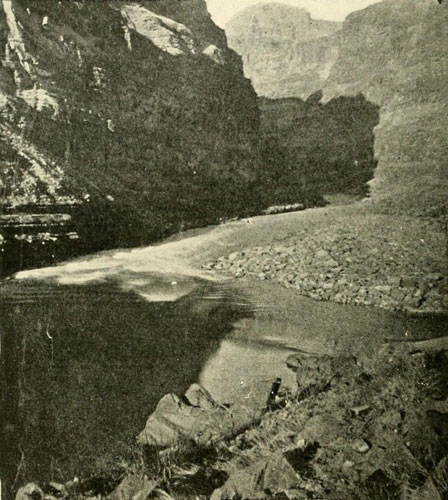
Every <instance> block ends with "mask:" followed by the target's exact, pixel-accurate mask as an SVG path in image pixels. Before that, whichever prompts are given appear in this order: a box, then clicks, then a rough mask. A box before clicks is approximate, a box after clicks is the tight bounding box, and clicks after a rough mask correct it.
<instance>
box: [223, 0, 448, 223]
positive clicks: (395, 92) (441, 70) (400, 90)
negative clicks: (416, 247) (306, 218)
mask: <svg viewBox="0 0 448 500" xmlns="http://www.w3.org/2000/svg"><path fill="white" fill-rule="evenodd" d="M263 9H265V10H263ZM263 9H262V10H261V12H265V14H266V16H265V17H264V18H263V19H265V20H264V21H263V24H262V25H261V26H262V29H258V27H257V29H255V28H254V27H253V25H252V24H254V23H255V26H257V24H256V22H255V20H258V19H259V18H260V17H261V16H260V15H257V16H258V17H257V16H256V15H253V16H252V17H251V14H250V11H246V13H245V14H244V15H243V14H242V15H240V16H239V17H238V19H235V20H233V21H232V22H231V23H230V24H229V26H228V31H229V38H230V40H231V43H233V46H234V47H235V49H236V50H239V51H240V53H242V54H243V58H244V61H245V65H246V69H245V70H246V73H247V74H248V75H249V76H251V78H252V79H253V81H254V83H255V88H256V90H257V92H258V93H259V94H260V95H268V96H272V97H276V98H279V97H290V96H295V97H301V98H302V99H306V98H307V97H308V95H309V94H310V93H311V92H314V91H317V90H318V89H322V90H323V103H325V102H327V101H330V100H332V99H335V98H338V97H344V98H350V99H351V98H353V99H356V98H357V96H358V95H360V94H362V96H364V97H365V99H364V102H365V103H366V108H365V112H367V113H368V112H369V108H371V109H374V108H375V107H379V108H380V120H379V124H378V126H377V127H376V128H375V131H374V133H375V142H374V153H375V157H376V160H377V161H378V167H377V169H376V170H375V175H374V178H373V180H372V181H371V182H370V183H369V184H370V191H371V196H372V199H373V201H374V203H375V204H376V206H377V207H379V208H380V209H382V210H383V209H384V210H388V211H393V212H407V213H411V214H415V215H439V214H443V213H446V212H447V200H448V163H447V161H446V158H447V155H448V135H447V134H446V129H447V126H448V118H447V116H448V109H447V107H448V104H447V103H448V98H447V94H446V82H447V81H448V51H447V48H448V42H447V40H448V7H447V4H446V2H440V3H439V2H437V1H436V0H421V1H420V0H409V1H408V0H384V1H383V2H381V3H377V4H374V5H371V6H370V7H368V8H366V9H364V10H361V11H358V12H354V13H352V14H351V15H349V16H348V17H347V19H346V20H345V21H344V23H343V25H342V29H341V30H340V31H337V32H334V33H333V34H330V35H328V36H327V37H326V38H319V37H317V38H315V39H314V40H311V41H310V40H309V39H305V40H304V39H303V37H302V34H301V28H300V29H299V26H300V23H299V21H298V20H297V17H294V16H293V12H294V11H293V10H292V11H289V10H288V9H285V8H284V7H283V6H280V5H277V4H270V6H267V5H265V6H263ZM252 19H253V21H251V20H252ZM251 22H252V24H251ZM257 22H258V21H257ZM289 23H292V24H294V26H296V27H297V32H295V31H294V29H292V28H288V26H289ZM313 23H314V21H313ZM285 25H286V27H285ZM275 27H277V28H275ZM276 30H277V31H276ZM254 32H255V33H257V37H258V38H257V37H256V36H255V35H254V34H253V33H254ZM314 33H315V32H314ZM330 39H332V42H331V43H330V44H328V40H330ZM336 39H337V42H336V43H335V42H334V41H335V40H336ZM323 46H325V47H327V49H328V47H331V51H332V52H331V54H332V55H331V57H330V58H327V56H326V55H325V54H328V52H325V50H327V49H325V50H324V52H322V50H323V49H322V47H323ZM266 47H268V48H269V49H270V52H269V51H266ZM328 50H329V49H328ZM257 51H258V52H259V53H258V54H257ZM274 54H275V56H274ZM289 54H293V56H290V55H289ZM274 57H277V59H276V62H275V64H274V63H271V62H270V60H271V59H272V60H273V59H274ZM252 58H255V62H254V61H253V60H252ZM291 61H293V64H292V65H291ZM316 61H317V62H318V63H325V64H324V66H325V68H323V67H322V66H319V67H320V70H321V75H322V78H320V79H317V80H316V79H313V77H312V75H310V74H308V73H307V68H308V67H310V66H312V65H313V64H314V62H316ZM293 67H296V68H297V69H296V71H295V72H294V71H293V69H292V68H293ZM274 75H277V80H275V78H274ZM284 75H287V76H286V77H284ZM266 82H267V84H266V85H265V83H266ZM347 102H348V101H347ZM275 106H276V104H275V103H271V104H270V109H271V110H272V108H273V107H275ZM277 106H278V110H279V112H280V111H281V110H282V109H283V108H284V103H281V102H278V103H277ZM316 109H318V108H316ZM277 114H278V113H277ZM299 114H300V113H299ZM363 114H364V112H363V113H361V114H360V115H359V119H360V120H362V119H363V118H362V115H363ZM272 117H273V115H272V113H270V112H269V113H266V110H265V109H264V112H263V122H265V121H266V120H267V121H268V123H267V124H266V123H264V125H263V128H264V129H266V128H269V127H270V126H271V125H272V123H271V122H270V120H271V119H272ZM292 120H293V121H291V123H290V124H289V126H288V127H287V128H285V129H284V130H285V133H286V134H288V135H289V137H291V138H292V140H293V141H296V142H295V144H292V145H291V144H290V146H288V147H287V154H288V155H291V154H293V153H294V152H296V151H297V150H298V149H300V148H302V149H304V148H305V149H306V148H308V149H307V151H308V152H307V155H308V156H309V155H313V154H314V153H313V151H314V150H315V149H316V148H317V147H320V148H321V151H322V153H323V154H324V155H328V156H331V155H332V150H331V148H330V149H328V147H327V146H328V142H331V141H332V140H333V139H334V138H336V139H337V140H339V139H338V134H336V136H334V135H333V136H328V137H327V139H325V138H324V137H323V136H321V137H320V138H319V136H318V135H314V138H315V141H314V142H312V143H309V144H307V142H309V139H310V137H312V134H311V135H310V133H308V132H309V131H310V130H312V129H313V128H315V127H318V126H319V123H320V120H321V116H320V114H319V113H317V114H316V115H315V116H314V119H312V117H310V116H307V119H306V122H307V123H308V125H309V128H307V129H306V131H305V135H304V137H302V135H303V133H304V131H303V129H302V127H301V125H300V124H298V121H297V120H298V115H297V113H295V114H294V118H293V119H292ZM341 120H342V122H343V121H344V119H343V117H341ZM359 123H360V127H359V128H360V129H362V128H363V127H364V122H359ZM310 124H311V125H310ZM274 125H275V123H274ZM355 128H356V127H355ZM327 131H328V129H327ZM323 132H324V129H322V133H323ZM356 136H357V134H354V135H353V140H355V138H356ZM352 145H353V144H352V139H351V138H350V137H349V136H346V140H345V146H344V147H345V150H346V151H350V150H351V149H352ZM358 146H359V148H361V147H362V146H363V144H362V141H361V142H359V143H358ZM358 146H357V147H358ZM300 158H301V156H300V155H299V156H298V157H297V160H298V161H299V160H300ZM319 165H321V164H320V163H319V164H317V165H316V169H319V168H320V167H319ZM347 165H348V166H349V164H347Z"/></svg>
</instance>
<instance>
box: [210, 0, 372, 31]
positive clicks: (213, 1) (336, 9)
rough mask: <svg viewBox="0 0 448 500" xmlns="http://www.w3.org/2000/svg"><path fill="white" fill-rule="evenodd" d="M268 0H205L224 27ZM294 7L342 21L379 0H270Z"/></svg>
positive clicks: (214, 16) (218, 22) (211, 12)
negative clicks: (229, 21)
mask: <svg viewBox="0 0 448 500" xmlns="http://www.w3.org/2000/svg"><path fill="white" fill-rule="evenodd" d="M268 1H269V0H261V1H260V0H206V2H207V7H208V10H209V12H210V14H211V15H212V17H213V20H214V21H215V23H216V24H218V25H219V26H221V27H222V28H224V26H225V24H226V23H227V21H228V20H229V19H230V18H231V17H232V16H233V15H234V14H236V13H237V12H238V11H240V10H242V9H244V8H245V7H248V6H249V5H254V4H256V3H262V2H268ZM270 1H275V2H281V3H285V4H288V5H295V6H296V7H304V8H305V9H307V10H308V11H309V13H310V14H311V16H312V17H313V18H314V19H326V20H328V21H342V20H343V19H344V18H345V17H346V16H347V15H348V14H350V12H353V11H355V10H360V9H364V8H365V7H367V6H368V5H370V4H373V3H378V2H379V1H381V0H270Z"/></svg>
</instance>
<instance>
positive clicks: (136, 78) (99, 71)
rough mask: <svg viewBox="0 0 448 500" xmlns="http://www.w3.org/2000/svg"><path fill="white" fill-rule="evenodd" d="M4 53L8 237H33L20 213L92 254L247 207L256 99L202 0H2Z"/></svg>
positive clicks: (0, 57) (1, 123) (1, 134)
mask: <svg viewBox="0 0 448 500" xmlns="http://www.w3.org/2000/svg"><path fill="white" fill-rule="evenodd" d="M0 61H1V65H0V164H1V174H0V180H1V184H2V190H1V192H2V206H3V215H2V221H1V223H2V231H0V232H2V233H3V238H5V239H9V240H11V238H12V239H13V240H14V238H16V239H17V237H19V238H20V237H22V240H21V241H20V245H22V246H23V245H27V244H28V243H29V241H28V240H30V239H32V237H33V235H30V234H25V236H24V235H23V234H22V236H21V232H22V233H23V232H25V233H27V231H25V230H24V229H23V228H24V225H23V224H22V226H21V227H22V229H20V228H19V229H17V224H16V223H15V222H14V219H11V216H14V217H16V218H17V214H18V213H20V214H22V213H27V214H30V213H31V214H34V215H35V216H36V217H34V222H33V227H34V228H37V229H34V232H35V233H36V232H37V233H38V234H39V235H41V239H42V238H44V236H42V235H45V238H47V240H46V241H47V244H50V241H49V240H48V238H58V237H59V236H60V235H61V234H62V233H64V232H65V233H67V232H69V233H70V234H72V236H73V238H76V237H79V238H80V239H81V240H82V241H83V242H84V243H83V245H84V246H85V248H84V251H89V250H94V249H98V248H107V247H110V246H119V245H135V244H139V243H143V242H148V241H151V240H153V239H154V238H157V237H161V236H163V235H165V234H168V233H170V232H173V231H176V230H178V229H181V228H183V227H188V226H189V225H200V224H204V223H207V222H213V221H215V220H217V218H218V217H219V216H225V215H235V214H236V213H238V212H239V211H241V210H243V208H244V207H243V206H242V201H241V200H243V199H244V197H242V196H241V193H242V192H244V191H245V190H247V189H248V186H250V184H251V183H253V182H255V176H256V170H257V168H258V156H257V155H258V152H257V140H258V139H257V135H258V131H259V111H258V108H257V104H256V95H255V93H254V91H253V89H252V87H251V85H250V82H249V81H248V80H247V79H245V78H244V75H243V70H242V63H241V59H240V57H239V56H238V55H236V54H235V53H234V52H233V51H232V50H230V49H229V48H228V47H227V43H226V37H225V34H224V32H223V31H222V30H221V29H219V28H218V27H217V26H216V25H215V24H214V23H213V22H212V20H211V18H210V15H209V14H208V12H207V9H206V4H205V2H204V1H203V0H146V1H144V0H142V1H139V2H132V3H131V2H119V1H104V2H87V1H69V0H63V1H53V0H39V1H36V0H2V2H1V4H0ZM223 186H225V187H226V189H222V187H223ZM244 201H245V203H246V204H247V200H244ZM55 212H56V213H57V214H59V215H60V216H62V215H66V216H67V217H68V219H71V222H70V223H69V224H67V225H65V226H64V228H63V229H61V227H60V226H58V228H55V227H54V226H51V225H50V226H51V227H50V226H49V222H48V218H47V214H48V213H50V214H54V213H55ZM10 215H11V216H10ZM36 221H37V222H39V221H40V225H39V224H38V223H37V222H36ZM19 226H20V224H19ZM49 227H50V229H49ZM5 228H6V229H5ZM7 228H12V229H11V231H9V230H8V229H7ZM17 232H18V233H20V234H17ZM86 242H87V243H86ZM86 245H87V246H86Z"/></svg>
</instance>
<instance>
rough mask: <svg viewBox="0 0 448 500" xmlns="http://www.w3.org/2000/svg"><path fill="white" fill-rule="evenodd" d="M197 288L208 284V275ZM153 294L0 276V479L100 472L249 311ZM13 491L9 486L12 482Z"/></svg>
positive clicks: (128, 448) (128, 447)
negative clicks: (0, 429) (160, 299)
mask: <svg viewBox="0 0 448 500" xmlns="http://www.w3.org/2000/svg"><path fill="white" fill-rule="evenodd" d="M199 286H200V288H199V289H200V290H201V285H199ZM195 296H196V301H195V298H194V297H193V296H186V297H183V298H181V299H179V300H177V301H175V302H148V301H146V300H144V299H143V298H141V297H140V296H138V295H137V294H135V293H129V292H123V291H122V290H120V289H119V288H117V287H115V286H114V285H104V284H103V285H86V286H68V285H51V284H43V283H38V282H25V283H24V282H20V283H19V282H15V281H10V282H8V283H5V284H3V285H2V291H1V299H2V300H1V323H2V324H1V330H2V339H1V340H2V346H1V349H2V359H1V363H2V364H1V368H2V392H1V396H2V402H1V412H2V421H3V435H2V441H3V442H2V443H1V449H2V452H4V450H6V454H5V456H4V457H2V458H3V460H2V465H1V467H2V469H3V470H2V471H1V475H2V478H3V479H4V480H5V483H6V485H7V486H8V487H9V491H10V492H11V490H14V484H15V486H18V485H20V484H22V483H23V482H24V481H25V480H30V479H31V480H35V481H48V480H49V479H53V480H58V479H59V480H62V479H63V478H65V479H66V478H69V477H75V476H76V475H82V476H83V477H88V476H89V475H90V474H101V472H102V471H104V469H105V468H107V465H108V464H116V463H119V460H118V461H117V457H122V458H124V459H126V457H129V456H130V454H132V450H133V445H134V443H135V437H136V435H137V434H138V433H139V432H140V431H141V430H142V429H143V427H144V425H145V422H146V419H147V418H148V416H149V415H150V414H151V413H152V411H153V410H154V409H155V406H156V405H157V403H158V402H159V400H160V399H161V397H162V396H164V395H165V394H167V393H171V392H173V393H176V394H179V395H180V394H183V393H184V392H185V391H186V389H187V388H188V387H189V386H190V385H191V384H192V383H194V382H197V381H198V379H199V374H200V372H201V370H202V368H203V366H204V364H205V362H206V361H207V359H208V358H209V357H210V356H211V355H212V354H214V353H215V351H216V350H217V349H218V347H219V345H220V342H221V340H222V339H223V338H224V337H225V336H227V335H228V334H229V333H230V332H231V331H232V330H233V324H234V323H235V322H236V321H238V320H239V319H242V318H245V317H249V316H250V315H251V313H250V311H248V310H247V309H244V308H241V307H240V308H238V307H235V305H234V304H230V302H229V300H227V298H226V297H225V296H223V297H222V298H221V300H219V301H199V302H198V301H197V294H195ZM7 489H8V488H7Z"/></svg>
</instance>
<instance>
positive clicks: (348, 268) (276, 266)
mask: <svg viewBox="0 0 448 500" xmlns="http://www.w3.org/2000/svg"><path fill="white" fill-rule="evenodd" d="M424 225H425V232H426V233H427V234H428V236H431V237H433V236H434V235H437V234H439V236H441V237H442V228H441V225H440V224H439V223H438V222H436V221H429V222H425V224H424ZM419 236H420V235H418V236H417V234H416V237H415V240H414V241H413V242H412V243H413V244H411V245H410V244H406V245H403V244H401V243H400V241H399V238H396V237H395V235H393V234H391V233H390V231H389V232H388V231H387V230H386V228H385V232H384V234H380V233H379V232H378V231H372V232H370V230H369V228H364V227H362V225H361V226H360V225H356V223H355V221H354V224H353V225H351V224H338V225H335V226H334V227H328V226H326V227H325V228H322V229H321V228H314V229H313V230H312V231H309V230H307V231H304V230H303V231H300V230H299V231H297V232H296V233H295V234H294V236H293V237H292V238H289V239H287V240H286V242H284V243H283V242H282V244H275V243H273V244H270V245H267V246H255V247H248V248H245V249H243V250H241V251H239V252H234V253H231V254H230V255H228V256H221V257H219V258H218V259H217V260H215V261H212V262H210V263H208V264H206V265H204V266H203V268H204V269H206V270H209V271H218V272H222V273H230V274H233V275H234V276H236V277H237V278H242V277H244V276H254V277H256V278H257V279H259V280H273V281H276V282H278V283H279V284H281V285H283V286H285V287H287V288H293V289H295V290H297V291H298V292H299V293H300V294H301V295H304V296H307V297H310V298H312V299H315V300H331V301H334V302H338V303H341V304H356V305H364V306H376V307H381V308H384V309H387V310H392V311H398V310H401V311H407V312H412V313H415V312H419V313H444V312H446V311H447V310H448V295H447V279H446V270H445V269H444V267H443V264H441V261H440V260H437V259H435V258H434V255H432V254H431V252H430V243H429V242H428V243H426V242H425V238H420V237H419ZM428 248H429V250H428ZM435 248H437V247H435Z"/></svg>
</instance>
